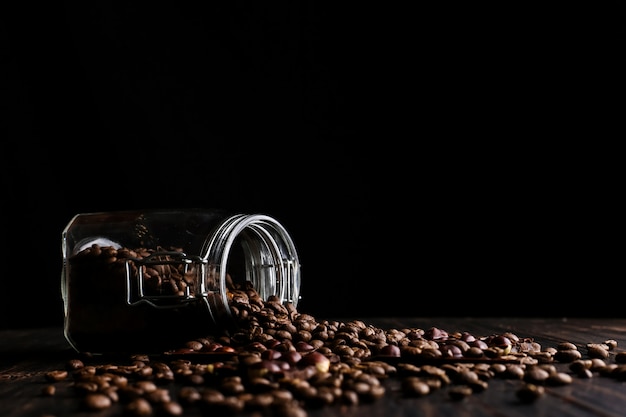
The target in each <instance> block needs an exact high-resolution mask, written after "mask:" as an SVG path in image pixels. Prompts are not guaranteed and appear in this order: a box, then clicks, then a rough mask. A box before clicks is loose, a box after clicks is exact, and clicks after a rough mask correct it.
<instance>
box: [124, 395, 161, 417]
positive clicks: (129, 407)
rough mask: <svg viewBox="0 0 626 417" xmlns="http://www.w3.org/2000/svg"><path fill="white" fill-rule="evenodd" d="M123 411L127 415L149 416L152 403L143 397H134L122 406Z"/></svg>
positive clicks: (151, 412) (151, 411)
mask: <svg viewBox="0 0 626 417" xmlns="http://www.w3.org/2000/svg"><path fill="white" fill-rule="evenodd" d="M124 412H125V414H126V415H129V416H136V417H149V416H152V414H153V412H154V410H153V408H152V404H150V402H149V401H148V400H146V399H145V398H135V399H134V400H132V401H131V402H129V403H128V404H126V406H125V407H124Z"/></svg>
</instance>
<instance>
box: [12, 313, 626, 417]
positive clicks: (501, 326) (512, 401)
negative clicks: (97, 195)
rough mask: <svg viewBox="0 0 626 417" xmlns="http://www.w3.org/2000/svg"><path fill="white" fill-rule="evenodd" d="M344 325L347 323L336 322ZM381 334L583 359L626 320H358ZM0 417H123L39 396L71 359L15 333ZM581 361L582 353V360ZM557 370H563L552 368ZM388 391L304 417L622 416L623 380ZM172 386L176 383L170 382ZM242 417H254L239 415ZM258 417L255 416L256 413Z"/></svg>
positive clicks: (39, 338) (64, 391) (51, 344)
mask: <svg viewBox="0 0 626 417" xmlns="http://www.w3.org/2000/svg"><path fill="white" fill-rule="evenodd" d="M342 320H345V319H342ZM362 320H363V321H365V322H366V323H370V324H373V325H376V326H379V327H382V328H403V327H416V328H421V329H427V328H430V327H439V328H441V329H444V330H447V331H448V332H454V331H459V332H462V331H468V332H470V333H472V334H474V335H476V336H489V335H493V334H501V333H504V332H512V333H514V334H516V335H517V336H519V337H522V338H523V337H529V338H533V339H534V340H535V341H536V342H538V343H540V344H541V345H542V347H549V346H556V345H557V344H558V343H559V342H562V341H569V342H573V343H574V344H576V345H577V346H578V347H579V348H580V350H581V352H583V353H584V351H585V346H586V345H587V344H588V343H603V342H604V341H606V340H611V339H613V340H615V341H617V343H618V345H617V348H616V349H614V350H613V351H612V353H611V356H610V357H609V359H607V362H613V361H614V360H615V353H616V352H619V351H621V350H626V319H606V318H570V319H564V318H545V319H544V318H394V319H391V318H386V319H373V318H372V319H362ZM0 340H1V345H0V415H2V416H3V417H18V416H19V417H29V416H33V417H43V416H55V417H62V416H73V417H77V416H98V417H109V416H122V415H123V410H122V408H121V405H119V404H115V405H113V406H112V407H111V408H108V409H106V410H104V411H97V412H94V411H87V410H84V409H83V408H81V407H80V405H79V399H78V397H77V396H76V395H75V394H72V392H73V391H72V390H71V388H70V386H69V384H70V382H69V380H68V381H66V382H61V383H56V384H58V385H57V386H58V389H57V392H56V394H55V395H54V396H45V395H42V388H43V387H44V386H45V385H47V384H48V383H49V382H47V381H46V379H45V373H46V372H48V371H52V370H56V369H63V368H64V366H65V364H66V363H67V361H68V360H69V359H72V358H77V357H78V354H77V353H75V352H74V351H73V350H71V348H70V347H69V345H68V344H67V342H66V341H65V339H64V337H63V334H62V330H61V329H60V328H42V329H20V330H4V331H0ZM583 357H585V356H584V354H583ZM557 366H558V367H559V369H562V370H567V369H568V365H567V364H565V363H558V364H557ZM384 383H385V384H386V387H387V388H388V389H387V391H386V394H385V396H384V397H383V398H381V399H379V400H376V401H374V402H373V403H371V404H361V405H358V406H352V407H346V406H339V405H337V406H334V405H331V406H326V407H324V408H321V409H309V410H308V413H309V416H311V417H314V416H320V417H321V416H325V417H332V416H343V417H345V416H360V417H367V416H372V417H373V416H380V417H383V416H384V417H390V416H394V417H400V416H422V415H428V416H432V417H436V416H470V415H471V416H492V417H505V416H532V417H538V416H560V417H564V416H597V417H618V416H625V415H626V382H623V381H620V380H618V379H616V378H612V377H607V376H600V375H594V376H593V377H592V378H580V377H577V376H575V377H574V380H573V382H572V383H571V384H568V385H564V386H546V393H545V395H543V396H542V397H541V398H539V399H538V400H537V401H535V402H532V403H522V402H521V401H519V399H518V398H517V397H516V395H515V392H516V390H517V388H519V387H520V385H521V384H522V381H520V380H511V379H498V378H492V379H491V380H490V381H489V387H488V388H487V389H486V390H485V391H482V392H478V393H474V394H473V395H471V396H469V397H467V398H464V399H463V400H461V401H454V400H452V399H451V398H450V396H449V394H448V393H447V392H446V389H445V388H442V389H440V390H437V391H434V392H432V393H430V394H429V395H427V396H425V397H421V398H405V397H403V396H402V395H400V393H399V390H398V386H399V383H398V381H396V380H395V379H394V378H389V379H388V380H385V381H384ZM172 384H176V383H172ZM201 415H202V414H201V412H200V411H199V410H197V409H194V408H193V407H186V408H185V411H184V416H201ZM242 415H252V414H251V413H247V414H246V413H244V414H242ZM257 416H258V414H257Z"/></svg>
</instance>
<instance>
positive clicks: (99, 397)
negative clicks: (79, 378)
mask: <svg viewBox="0 0 626 417" xmlns="http://www.w3.org/2000/svg"><path fill="white" fill-rule="evenodd" d="M84 404H85V406H86V407H87V408H88V409H90V410H104V409H105V408H109V407H111V404H112V401H111V398H110V397H109V396H108V395H105V394H102V393H89V394H87V395H86V396H85V398H84Z"/></svg>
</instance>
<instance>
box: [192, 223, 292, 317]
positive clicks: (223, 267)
mask: <svg viewBox="0 0 626 417" xmlns="http://www.w3.org/2000/svg"><path fill="white" fill-rule="evenodd" d="M202 253H203V254H204V263H205V264H206V265H207V271H206V279H205V285H206V288H205V290H206V292H205V294H207V295H208V296H207V298H206V300H207V302H208V304H209V309H210V310H211V314H212V315H213V316H214V319H216V321H217V322H219V319H218V318H217V317H215V316H221V315H224V314H225V315H227V316H231V317H232V313H231V310H230V307H229V288H228V287H227V283H232V284H234V285H235V286H238V285H243V284H244V283H246V282H249V283H251V284H252V286H253V287H254V289H255V290H256V291H257V292H258V294H259V295H260V296H261V298H262V299H267V298H268V297H270V296H275V297H277V299H278V300H279V301H280V302H282V303H291V304H293V305H294V307H297V304H298V301H299V299H300V262H299V258H298V254H297V251H296V248H295V245H294V243H293V241H292V239H291V237H290V236H289V234H288V233H287V231H286V229H285V228H284V227H283V226H282V225H281V224H280V223H279V222H278V221H276V219H274V218H272V217H270V216H267V215H263V214H253V215H245V214H239V215H235V216H232V217H230V218H228V219H226V220H225V221H224V222H223V223H222V224H221V225H220V227H219V228H218V229H217V230H216V232H215V233H214V234H212V236H211V237H210V238H209V239H208V240H207V241H205V243H204V247H203V250H202ZM237 257H241V258H242V261H243V262H239V264H240V265H245V270H241V271H237V273H236V274H235V275H236V276H232V275H233V274H230V273H229V265H232V264H235V262H232V261H233V259H235V258H237Z"/></svg>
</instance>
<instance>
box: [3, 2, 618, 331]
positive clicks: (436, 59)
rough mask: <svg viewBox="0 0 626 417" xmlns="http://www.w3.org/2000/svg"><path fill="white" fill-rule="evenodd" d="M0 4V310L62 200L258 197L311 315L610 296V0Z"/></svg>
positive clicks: (557, 311)
mask: <svg viewBox="0 0 626 417" xmlns="http://www.w3.org/2000/svg"><path fill="white" fill-rule="evenodd" d="M227 3H228V4H225V5H223V4H221V3H220V4H219V5H213V4H208V5H203V6H199V5H193V6H190V5H186V4H177V5H176V6H173V5H172V4H169V5H165V4H164V5H159V4H156V3H150V4H142V3H139V2H120V3H117V2H106V1H105V2H97V3H93V2H75V1H70V2H65V4H64V5H63V6H59V5H58V4H55V3H46V4H43V5H40V6H39V7H38V8H31V7H30V6H26V5H3V9H4V12H2V14H0V19H1V23H2V35H1V38H0V40H1V42H2V50H3V54H2V67H3V70H4V72H5V75H4V77H3V81H2V89H3V93H2V97H3V100H2V105H3V108H2V115H3V119H4V120H5V122H3V127H7V128H8V129H3V130H4V131H5V132H7V133H6V134H3V139H4V140H3V141H2V148H1V152H2V184H3V187H2V203H1V208H2V212H1V218H2V229H3V239H2V240H3V242H2V243H3V246H2V248H3V255H4V266H3V268H2V272H0V282H1V287H0V288H2V290H1V293H0V294H1V299H0V303H1V307H0V319H1V322H0V326H2V327H17V326H38V325H48V324H55V323H61V322H62V308H61V307H62V306H61V297H60V272H61V253H60V237H61V231H62V230H63V228H64V226H65V225H66V224H67V222H69V220H70V219H71V218H72V216H73V215H74V214H76V213H81V212H92V211H105V210H119V209H131V208H168V207H182V208H184V207H207V208H224V209H228V210H233V211H238V212H244V213H260V212H262V213H267V214H270V215H272V216H274V217H276V218H277V219H278V220H279V221H281V223H282V224H283V225H284V226H285V227H286V228H287V229H288V230H289V231H290V233H291V234H292V237H293V238H294V240H295V242H296V245H297V248H298V251H299V254H300V257H301V261H302V278H303V289H302V297H303V298H302V303H301V307H300V309H301V310H303V311H306V312H310V313H312V314H314V315H316V316H319V317H347V316H352V317H368V316H378V315H389V316H393V315H396V316H399V315H417V316H430V315H458V314H460V315H497V316H500V315H502V316H505V315H537V316H542V315H543V316H546V315H550V316H552V315H554V316H574V315H582V316H586V315H606V316H616V315H617V316H621V315H624V316H625V317H626V312H625V311H623V309H622V308H621V298H622V297H621V296H620V295H619V291H617V290H618V289H619V281H620V279H621V278H623V277H624V268H623V262H622V259H623V236H624V234H623V221H622V220H621V219H622V216H621V214H622V210H621V207H620V206H621V194H622V193H623V190H624V188H623V180H622V178H621V177H623V169H622V168H623V162H622V158H621V157H620V155H622V152H621V151H620V150H619V148H618V145H619V144H620V142H621V139H622V136H623V124H622V123H621V122H622V120H623V103H624V101H623V97H624V95H623V93H624V88H623V87H624V85H623V81H622V78H623V69H624V50H625V49H624V39H625V38H624V34H625V32H624V27H625V26H624V16H625V14H624V8H623V6H621V5H620V4H619V2H602V5H594V6H593V8H591V7H590V6H584V7H583V6H579V5H578V4H576V2H568V3H567V4H566V5H565V6H556V5H552V6H546V5H541V6H537V5H532V6H531V5H521V6H515V5H505V6H503V5H501V4H500V5H497V6H494V5H481V6H477V5H475V4H471V5H467V4H465V5H454V6H453V5H450V4H448V3H446V5H440V6H432V5H428V6H418V7H414V6H412V7H411V8H410V9H409V8H408V5H409V3H406V4H405V3H402V4H401V5H400V4H397V5H396V4H384V5H383V4H376V3H374V4H371V5H365V4H363V3H360V2H358V3H357V2H354V3H353V2H348V3H344V2H340V4H337V2H330V3H326V2H307V1H296V2H282V1H281V2H269V3H266V2H250V3H246V2H243V3H242V2H234V3H233V2H227Z"/></svg>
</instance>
